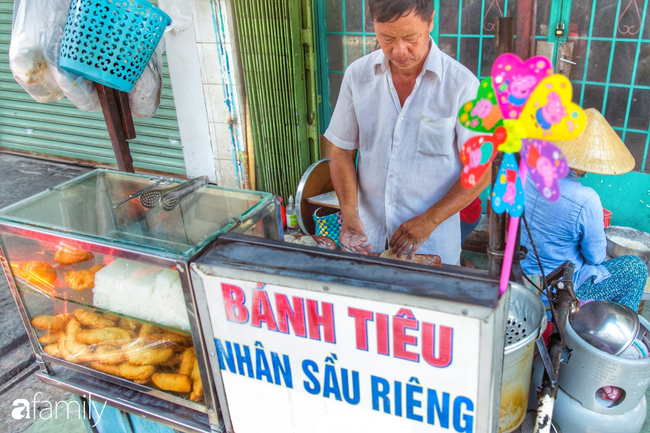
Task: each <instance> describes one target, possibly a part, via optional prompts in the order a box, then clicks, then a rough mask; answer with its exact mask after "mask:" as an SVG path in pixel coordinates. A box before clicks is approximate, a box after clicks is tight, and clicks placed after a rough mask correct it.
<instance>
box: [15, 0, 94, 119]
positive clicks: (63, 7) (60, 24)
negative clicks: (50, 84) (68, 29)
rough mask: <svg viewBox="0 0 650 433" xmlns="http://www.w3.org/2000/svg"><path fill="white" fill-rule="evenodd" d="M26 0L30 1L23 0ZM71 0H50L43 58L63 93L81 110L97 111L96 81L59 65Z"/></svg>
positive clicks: (43, 39)
mask: <svg viewBox="0 0 650 433" xmlns="http://www.w3.org/2000/svg"><path fill="white" fill-rule="evenodd" d="M23 1H29V0H23ZM69 8H70V0H49V1H48V3H47V6H46V14H45V16H46V18H45V23H44V29H43V37H42V42H41V44H42V45H41V46H42V47H43V58H44V59H45V63H46V64H47V66H48V69H49V71H50V73H51V74H52V77H53V78H54V81H56V83H57V84H58V85H59V87H60V88H61V90H62V91H63V94H64V95H65V96H66V98H68V99H69V100H70V102H72V103H73V104H74V105H75V106H76V107H77V108H78V109H79V110H81V111H98V110H99V109H100V108H101V106H100V104H99V97H98V96H97V89H96V88H95V83H93V82H92V81H90V80H87V79H85V78H83V77H80V76H79V75H76V74H73V73H72V72H68V71H66V70H65V69H63V68H62V67H61V66H59V52H60V51H61V40H62V39H63V28H64V27H65V22H66V19H67V17H68V9H69Z"/></svg>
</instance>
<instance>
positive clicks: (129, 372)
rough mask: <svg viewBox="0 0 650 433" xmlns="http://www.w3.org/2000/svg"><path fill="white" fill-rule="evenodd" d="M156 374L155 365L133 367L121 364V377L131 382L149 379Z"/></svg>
mask: <svg viewBox="0 0 650 433" xmlns="http://www.w3.org/2000/svg"><path fill="white" fill-rule="evenodd" d="M155 372H156V367H154V366H153V365H131V364H129V363H126V362H125V363H124V364H120V376H122V377H123V378H125V379H130V380H145V379H149V378H150V377H151V375H152V374H154V373H155Z"/></svg>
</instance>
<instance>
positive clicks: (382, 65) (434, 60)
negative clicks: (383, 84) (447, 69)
mask: <svg viewBox="0 0 650 433" xmlns="http://www.w3.org/2000/svg"><path fill="white" fill-rule="evenodd" d="M429 42H430V44H431V48H430V49H429V54H427V59H426V60H425V61H424V70H425V71H431V72H433V73H434V74H436V75H437V76H438V78H442V77H441V75H442V51H440V48H438V46H437V45H436V43H435V42H433V38H432V37H431V36H429ZM378 66H379V67H378ZM389 67H390V66H389V64H388V58H387V57H386V56H385V55H384V52H383V51H381V48H380V49H379V55H378V56H377V59H375V74H378V73H379V71H380V70H381V71H382V72H384V73H385V72H388V71H389Z"/></svg>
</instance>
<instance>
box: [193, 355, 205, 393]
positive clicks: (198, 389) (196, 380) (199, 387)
mask: <svg viewBox="0 0 650 433" xmlns="http://www.w3.org/2000/svg"><path fill="white" fill-rule="evenodd" d="M190 400H191V401H201V400H203V383H202V382H201V374H200V373H199V362H198V361H197V360H196V359H195V360H194V368H193V369H192V393H191V394H190Z"/></svg>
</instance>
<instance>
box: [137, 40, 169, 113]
mask: <svg viewBox="0 0 650 433" xmlns="http://www.w3.org/2000/svg"><path fill="white" fill-rule="evenodd" d="M164 51H165V40H164V39H161V40H160V42H159V43H158V46H157V47H156V50H155V51H154V53H153V54H152V56H151V59H150V60H149V63H148V64H147V66H146V67H145V68H144V72H142V75H141V76H140V78H139V79H138V81H137V82H136V83H135V86H133V89H131V91H130V92H129V105H130V106H131V114H132V115H133V117H137V118H139V119H146V118H148V117H152V116H153V115H154V114H156V111H158V106H159V105H160V96H161V94H162V88H163V76H162V74H163V64H162V55H163V52H164Z"/></svg>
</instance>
